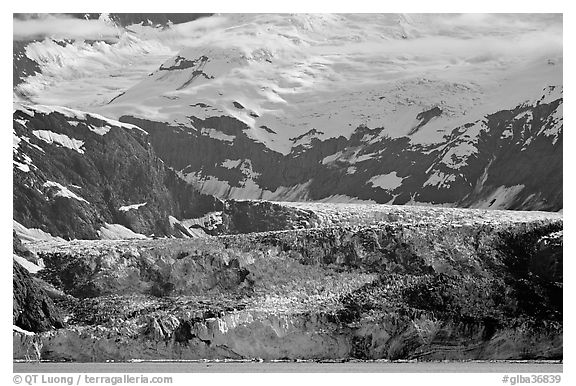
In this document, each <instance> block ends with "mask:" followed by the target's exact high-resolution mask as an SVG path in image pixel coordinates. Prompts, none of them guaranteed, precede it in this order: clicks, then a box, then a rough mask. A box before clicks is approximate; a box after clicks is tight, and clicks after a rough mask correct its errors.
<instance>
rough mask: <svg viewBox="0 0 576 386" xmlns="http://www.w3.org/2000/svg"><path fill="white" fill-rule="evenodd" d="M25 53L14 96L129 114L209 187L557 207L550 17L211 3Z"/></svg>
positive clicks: (252, 193) (554, 20)
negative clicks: (288, 10) (30, 68)
mask: <svg viewBox="0 0 576 386" xmlns="http://www.w3.org/2000/svg"><path fill="white" fill-rule="evenodd" d="M26 55H27V57H30V58H33V59H34V60H35V63H39V66H40V72H39V74H37V75H35V76H31V77H28V78H26V81H24V82H23V83H21V84H19V85H18V86H17V89H16V91H17V94H18V95H25V96H26V98H29V99H31V100H33V101H35V102H42V101H48V102H50V103H55V102H56V101H58V102H59V104H63V105H66V106H70V107H81V108H87V109H89V110H90V111H94V112H97V113H98V114H100V115H102V116H106V117H111V118H114V119H116V120H119V121H123V122H130V123H134V124H136V125H138V126H139V127H142V128H144V129H145V130H146V131H147V132H148V133H150V140H151V143H152V146H153V147H154V149H155V151H156V152H157V154H158V155H159V156H160V157H161V158H162V159H163V160H164V161H165V162H166V164H167V165H168V166H169V167H170V168H172V169H174V170H175V171H176V172H177V173H178V174H179V175H180V176H181V177H182V178H184V179H186V180H187V181H188V182H190V183H192V184H193V185H194V186H196V187H197V188H198V189H199V190H200V191H202V192H204V193H207V194H211V195H215V196H218V197H221V198H242V199H271V200H294V201H296V200H323V201H326V200H328V201H345V202H346V201H356V200H363V201H369V202H379V203H394V204H405V203H412V204H418V203H433V204H438V205H463V206H478V207H489V208H514V209H549V210H558V209H560V208H561V207H562V176H561V173H562V162H561V156H562V128H563V122H562V114H563V109H562V91H563V88H562V71H563V63H562V57H563V53H562V19H561V16H559V15H531V14H525V15H504V14H501V15H494V14H492V15H435V14H428V15H389V14H365V15H356V14H345V15H324V14H322V15H304V14H296V15H292V14H282V15H273V14H249V15H240V14H233V15H214V16H212V17H208V18H203V19H200V20H196V21H192V22H188V23H184V24H178V25H168V26H166V28H162V29H159V28H153V27H150V26H146V25H145V24H142V23H141V24H139V25H132V26H130V27H129V28H124V29H123V30H122V31H121V33H119V35H118V37H117V38H116V39H115V40H114V41H109V42H96V43H94V42H91V43H87V42H84V43H77V42H74V43H69V42H57V41H54V40H50V39H47V40H44V41H42V42H37V43H34V44H32V45H30V46H29V48H26ZM88 77H90V80H91V82H90V87H85V86H86V79H87V78H88ZM72 95H73V97H71V96H72ZM60 102H61V103H60ZM44 103H47V102H44ZM39 135H40V136H42V138H44V139H45V140H46V141H51V142H52V143H58V144H60V145H61V146H65V147H68V148H70V149H76V151H77V152H81V151H83V149H84V148H83V146H82V144H80V143H79V142H74V141H69V140H68V139H67V138H64V137H56V136H54V135H52V136H46V135H45V134H44V133H42V132H39ZM539 159H545V160H547V161H546V163H542V162H539ZM15 162H17V164H16V165H17V167H18V168H19V169H20V170H25V169H27V168H30V167H31V166H30V165H31V164H30V163H29V162H28V160H27V159H26V158H22V159H17V160H15ZM537 176H539V177H537ZM538 178H541V179H544V180H545V181H547V183H546V184H543V183H539V182H538ZM144 201H145V200H143V201H138V202H144ZM130 204H134V203H130Z"/></svg>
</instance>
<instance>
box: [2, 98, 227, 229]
mask: <svg viewBox="0 0 576 386" xmlns="http://www.w3.org/2000/svg"><path fill="white" fill-rule="evenodd" d="M27 109H29V110H27ZM13 128H14V136H15V141H17V143H16V144H15V150H14V161H15V166H14V184H13V193H14V220H16V221H18V222H19V223H21V224H22V225H24V226H26V227H28V228H39V229H42V230H44V231H46V232H48V233H51V234H52V235H54V236H61V237H64V238H68V239H72V238H79V239H94V238H98V237H99V235H98V231H99V229H100V228H101V227H103V226H104V225H105V223H108V224H120V225H122V226H124V227H127V228H129V229H131V230H132V231H134V232H136V233H141V234H144V235H148V236H150V235H155V236H166V235H179V234H180V233H179V231H177V230H174V229H173V228H172V226H171V225H170V223H169V219H168V217H169V216H174V217H177V218H193V217H197V216H201V215H202V214H204V213H206V212H209V211H213V210H218V209H219V208H221V205H222V204H221V202H219V201H218V200H217V199H214V198H213V197H211V196H207V195H203V194H200V193H198V192H197V191H196V190H195V189H194V188H192V187H191V186H190V185H188V184H187V183H186V182H184V181H183V180H181V179H180V178H179V177H178V176H177V175H176V174H175V173H174V172H173V171H172V170H170V169H169V168H167V167H166V166H165V165H164V163H163V161H162V160H160V159H159V158H158V157H156V155H155V153H154V150H153V149H152V147H151V146H150V144H149V142H148V140H149V137H148V135H147V134H146V133H145V132H143V131H141V130H139V129H138V128H136V127H130V126H126V125H125V126H123V125H122V124H120V123H117V122H116V123H115V122H114V121H109V120H106V119H105V118H103V117H98V116H93V115H89V114H84V113H81V112H75V113H70V112H68V111H67V110H59V109H57V108H56V109H54V111H51V112H50V111H49V112H45V111H43V110H35V108H34V107H33V106H29V107H28V108H24V109H17V110H15V111H14V126H13ZM18 165H20V166H18ZM138 204H144V205H141V206H138V207H134V208H132V207H130V205H138ZM123 207H124V208H123Z"/></svg>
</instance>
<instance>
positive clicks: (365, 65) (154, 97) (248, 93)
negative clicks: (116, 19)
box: [101, 14, 562, 154]
mask: <svg viewBox="0 0 576 386" xmlns="http://www.w3.org/2000/svg"><path fill="white" fill-rule="evenodd" d="M430 18H432V16H430ZM427 20H428V19H427V18H422V19H420V18H417V17H413V18H408V19H406V18H405V17H402V16H394V15H362V16H360V15H300V14H299V15H228V19H227V20H226V22H225V24H224V26H222V27H221V28H218V29H215V30H214V31H211V32H210V33H208V34H207V36H205V37H204V38H202V39H199V41H198V42H197V43H196V44H194V45H193V46H192V47H187V48H185V49H183V50H181V51H180V52H179V53H178V55H177V56H175V57H173V58H171V59H169V60H168V61H166V62H164V63H163V64H162V65H160V66H159V67H158V68H157V69H156V71H154V72H153V73H151V74H150V76H148V77H146V78H144V79H143V80H142V81H141V82H140V83H138V84H137V85H135V86H134V87H131V88H130V89H129V90H127V91H126V92H124V93H123V94H121V95H119V96H118V97H117V98H115V99H114V100H113V101H112V102H111V103H110V104H109V105H106V106H104V107H102V108H101V111H102V112H104V114H106V115H110V116H114V117H116V118H118V117H120V116H121V115H133V116H137V117H141V118H146V119H150V120H155V121H160V122H166V123H170V124H179V125H186V126H189V127H194V123H193V122H191V120H190V117H191V116H193V117H196V118H200V119H205V118H207V117H218V116H221V115H226V116H232V117H234V118H236V119H238V120H240V121H241V122H243V123H245V124H246V126H247V128H246V134H247V135H248V136H249V137H250V138H252V139H254V140H256V141H259V142H262V143H264V144H265V145H266V146H267V147H268V148H270V149H272V150H275V151H278V152H280V153H282V154H288V153H289V152H290V151H291V149H292V148H293V147H296V146H298V143H297V141H296V140H295V138H300V137H301V136H302V135H304V134H306V133H308V132H310V131H311V130H312V131H313V132H314V136H313V137H315V138H319V139H327V138H335V137H338V136H340V135H342V136H344V137H349V136H350V135H351V134H352V132H353V131H354V129H355V128H356V127H358V126H359V125H366V126H369V127H383V128H384V131H383V132H382V134H383V135H387V136H390V137H402V136H409V137H410V139H411V141H412V142H413V143H434V142H440V141H441V140H442V138H443V136H444V135H446V134H448V133H449V132H450V131H451V130H452V129H453V128H454V127H457V126H459V125H461V124H464V123H467V122H470V121H473V120H476V119H480V118H482V117H483V116H484V115H486V114H489V113H493V112H495V111H498V110H501V109H511V108H514V107H515V106H516V105H518V104H519V103H522V102H524V101H526V100H532V99H534V98H536V97H537V96H539V93H540V91H541V90H542V88H544V87H546V86H559V85H561V84H562V60H561V56H562V54H561V50H559V51H558V50H557V49H556V48H557V47H556V46H554V44H552V45H551V47H549V48H548V49H543V50H541V51H540V52H538V53H537V54H535V50H537V49H539V48H540V47H539V44H538V43H534V47H530V46H528V47H526V45H527V44H526V41H525V40H526V39H528V38H529V37H530V36H531V35H530V33H529V32H527V31H517V30H513V29H512V28H511V29H510V30H509V31H508V30H505V31H502V32H501V33H502V37H503V38H504V39H506V38H511V39H515V40H517V41H518V45H517V46H518V47H517V48H516V49H515V50H514V54H515V55H511V54H510V53H505V52H502V50H503V49H502V48H501V47H499V46H498V45H497V44H495V47H494V48H492V49H490V50H488V49H486V47H484V45H489V44H491V43H497V42H498V41H499V39H497V38H492V39H493V40H494V41H492V40H491V38H487V39H486V40H483V41H479V40H478V36H477V35H478V34H479V31H473V30H472V29H470V30H468V31H466V30H465V31H464V33H463V35H464V36H463V37H462V38H460V37H458V38H454V37H447V36H444V35H443V34H442V33H441V32H439V31H437V30H434V29H432V27H430V26H428V25H427ZM443 22H445V21H444V20H440V21H439V20H431V24H432V25H438V24H441V23H443ZM463 39H470V42H469V44H470V46H471V47H470V48H463V47H462V44H463ZM427 45H430V46H437V47H439V49H438V50H437V51H436V50H433V49H431V48H430V47H427ZM475 45H476V46H477V47H476V48H477V50H476V51H474V50H472V47H474V46H475ZM522 47H524V48H522ZM450 55H454V56H453V57H451V56H450ZM482 55H484V56H482ZM430 112H434V114H430ZM427 113H428V114H427Z"/></svg>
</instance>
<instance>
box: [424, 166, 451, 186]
mask: <svg viewBox="0 0 576 386" xmlns="http://www.w3.org/2000/svg"><path fill="white" fill-rule="evenodd" d="M454 181H456V176H454V175H452V174H444V173H443V172H441V171H438V170H435V171H434V173H432V175H431V176H430V177H429V178H428V179H427V180H426V182H424V185H422V186H428V185H430V186H436V187H438V188H446V189H448V188H450V182H454Z"/></svg>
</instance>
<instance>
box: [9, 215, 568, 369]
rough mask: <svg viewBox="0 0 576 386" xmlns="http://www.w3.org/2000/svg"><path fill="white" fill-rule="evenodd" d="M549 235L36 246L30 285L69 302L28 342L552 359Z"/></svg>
mask: <svg viewBox="0 0 576 386" xmlns="http://www.w3.org/2000/svg"><path fill="white" fill-rule="evenodd" d="M561 230H562V220H554V219H551V220H546V221H544V220H542V221H533V222H526V223H516V224H502V225H490V224H485V225H475V226H472V225H470V226H465V225H462V226H447V225H441V224H440V225H439V224H421V225H417V224H413V225H402V224H380V225H377V226H372V227H363V228H360V229H356V228H348V227H338V228H328V229H303V230H294V231H278V232H267V233H254V234H248V235H237V236H222V237H214V238H206V239H195V240H141V241H131V242H120V241H109V242H99V243H95V242H90V241H88V242H72V243H62V244H59V245H56V244H54V243H43V244H42V243H40V244H34V245H31V247H30V248H31V249H32V250H33V252H35V253H37V254H38V256H39V257H41V258H42V259H43V261H44V262H45V264H46V268H45V269H44V270H43V271H42V272H41V274H40V276H41V278H42V279H44V280H46V281H47V282H49V283H50V284H52V285H54V286H55V287H57V288H61V289H63V290H64V292H66V293H68V294H70V295H73V296H74V297H75V298H71V297H67V298H62V299H60V300H57V301H56V302H57V305H58V306H59V307H61V308H62V309H63V310H64V313H65V314H66V317H65V318H66V320H67V323H68V326H67V327H66V328H65V329H59V330H56V331H49V332H45V333H43V334H42V335H41V336H42V340H43V348H42V356H43V358H45V359H52V360H81V361H105V360H109V359H113V360H127V359H132V358H142V359H200V358H264V359H297V358H300V359H336V358H341V359H346V358H361V359H378V358H388V359H409V358H419V359H429V360H432V359H559V358H562V331H563V327H562V270H561V267H562V254H561V244H562V232H561ZM15 342H16V341H15ZM16 347H19V346H18V345H17V344H16ZM22 352H23V351H22V350H19V349H16V350H15V354H14V355H15V357H21V356H22Z"/></svg>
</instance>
